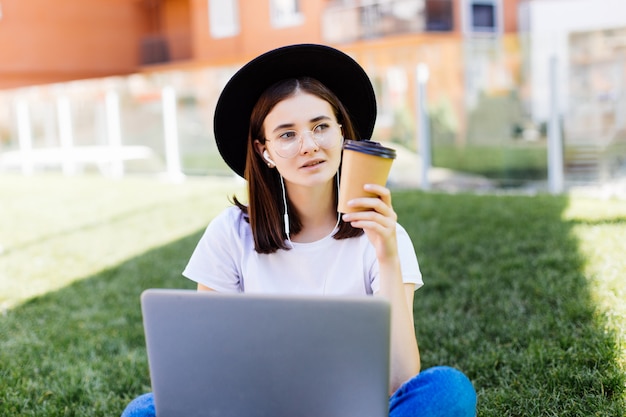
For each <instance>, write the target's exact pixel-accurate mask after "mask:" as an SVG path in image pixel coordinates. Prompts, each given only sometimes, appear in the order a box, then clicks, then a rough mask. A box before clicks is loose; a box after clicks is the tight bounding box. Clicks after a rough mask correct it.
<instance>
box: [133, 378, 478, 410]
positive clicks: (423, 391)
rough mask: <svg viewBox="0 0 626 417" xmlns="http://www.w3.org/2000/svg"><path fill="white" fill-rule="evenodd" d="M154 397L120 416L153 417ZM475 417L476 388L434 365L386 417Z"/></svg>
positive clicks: (406, 388) (395, 398) (394, 399)
mask: <svg viewBox="0 0 626 417" xmlns="http://www.w3.org/2000/svg"><path fill="white" fill-rule="evenodd" d="M155 416H156V413H155V411H154V396H153V395H152V393H148V394H144V395H142V396H140V397H137V398H135V399H134V400H133V401H131V402H130V403H129V404H128V406H127V407H126V409H125V410H124V412H123V413H122V417H155ZM416 416H423V417H444V416H445V417H475V416H476V391H475V390H474V387H473V386H472V383H471V382H470V380H469V379H468V378H467V377H466V376H465V375H464V374H463V373H461V372H460V371H457V370H456V369H454V368H450V367H447V366H437V367H434V368H429V369H426V370H425V371H423V372H420V373H419V374H418V375H417V376H415V377H413V378H412V379H410V380H408V381H407V382H405V383H404V384H403V385H402V386H401V387H400V388H399V389H398V391H396V392H395V393H394V394H393V395H392V396H391V398H390V399H389V417H416Z"/></svg>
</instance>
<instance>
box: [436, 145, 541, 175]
mask: <svg viewBox="0 0 626 417" xmlns="http://www.w3.org/2000/svg"><path fill="white" fill-rule="evenodd" d="M433 165H434V166H437V167H442V168H449V169H452V170H458V171H463V172H468V173H472V174H476V175H482V176H485V177H487V178H490V179H493V180H496V181H499V182H500V183H501V184H502V185H503V186H519V185H520V184H523V183H524V182H528V181H536V180H543V179H545V178H546V176H547V171H548V168H547V153H546V146H545V144H541V143H539V144H533V143H515V142H510V140H509V142H508V143H507V144H503V143H500V144H498V145H497V146H496V145H494V146H489V145H473V144H470V145H467V146H465V147H459V146H455V145H441V144H436V145H434V147H433Z"/></svg>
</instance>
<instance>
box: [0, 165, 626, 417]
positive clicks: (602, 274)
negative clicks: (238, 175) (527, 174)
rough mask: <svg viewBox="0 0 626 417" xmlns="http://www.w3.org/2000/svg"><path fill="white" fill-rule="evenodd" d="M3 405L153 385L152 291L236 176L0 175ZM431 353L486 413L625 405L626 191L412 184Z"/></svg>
mask: <svg viewBox="0 0 626 417" xmlns="http://www.w3.org/2000/svg"><path fill="white" fill-rule="evenodd" d="M0 189H1V190H2V200H1V201H0V218H2V223H1V228H0V245H2V247H3V251H2V252H1V253H0V303H2V304H3V306H4V308H3V314H2V315H0V364H1V365H0V415H2V416H4V415H6V416H12V415H20V416H85V415H89V416H115V415H119V413H120V412H121V410H122V409H123V407H124V405H125V404H126V403H127V402H128V401H129V400H130V399H132V398H133V397H135V396H136V395H138V394H140V393H143V392H145V391H148V390H149V389H150V381H149V374H148V368H147V362H146V353H145V345H144V339H143V329H142V324H141V312H140V308H139V294H140V293H141V291H143V290H144V289H146V288H152V287H178V288H192V287H193V285H192V283H191V282H189V281H187V280H185V279H184V278H182V277H181V275H180V272H181V270H182V268H183V267H184V265H185V263H186V261H187V259H188V257H189V255H190V254H191V251H192V250H193V248H194V246H195V244H196V242H197V240H198V239H199V237H200V233H201V232H202V229H203V228H204V226H205V225H206V224H207V223H208V222H209V221H210V219H211V218H212V217H213V216H214V215H215V214H216V213H217V212H218V211H219V210H221V209H222V208H223V207H224V206H226V205H227V204H228V201H227V196H229V195H231V194H232V193H233V192H235V191H238V190H240V189H241V184H240V183H236V182H232V181H226V180H221V181H212V180H208V179H198V180H191V181H188V182H185V183H182V184H168V183H162V182H157V181H152V180H148V179H129V180H124V181H109V180H104V179H99V178H75V179H69V180H68V179H62V178H60V177H34V178H21V177H7V176H4V177H3V176H0ZM394 205H395V208H396V211H397V212H398V215H399V218H400V222H401V223H402V224H403V225H404V226H405V227H406V228H407V230H408V231H409V233H410V234H411V236H412V237H413V240H414V243H415V247H416V251H417V254H418V257H419V259H420V265H421V268H422V272H423V274H424V280H425V282H426V285H425V286H424V288H422V289H420V290H419V291H418V292H417V293H416V298H415V323H416V329H417V334H418V338H419V342H420V349H421V353H422V360H423V367H424V368H426V367H430V366H433V365H437V364H447V365H452V366H456V367H458V368H460V369H462V370H463V371H464V372H466V373H467V375H468V376H469V377H470V378H471V379H472V381H473V382H474V384H475V386H476V389H477V391H478V395H479V415H480V416H499V417H501V416H525V417H526V416H580V417H588V416H622V415H626V386H625V383H626V376H625V370H626V295H625V290H624V281H625V279H626V278H625V277H626V257H625V256H624V253H626V239H624V238H623V237H624V236H626V202H625V201H597V200H587V199H583V198H568V197H564V196H562V197H553V196H536V197H526V196H492V195H487V196H476V195H469V194H457V195H447V194H438V193H423V192H418V191H402V192H400V191H399V192H396V193H395V194H394Z"/></svg>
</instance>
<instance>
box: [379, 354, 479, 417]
mask: <svg viewBox="0 0 626 417" xmlns="http://www.w3.org/2000/svg"><path fill="white" fill-rule="evenodd" d="M390 407H391V408H397V409H398V410H399V411H400V410H402V411H401V412H399V413H395V415H398V416H415V415H428V416H455V417H457V416H458V417H474V416H475V415H476V390H475V389H474V386H473V385H472V383H471V381H470V380H469V378H468V377H467V376H466V375H465V374H464V373H462V372H461V371H459V370H457V369H454V368H451V367H448V366H436V367H433V368H429V369H426V370H424V371H423V372H421V373H420V374H418V375H416V376H415V377H413V378H412V379H411V380H409V381H407V382H406V383H405V384H404V385H403V386H402V387H400V389H399V390H398V391H397V392H396V393H395V394H394V396H393V397H392V399H391V403H390Z"/></svg>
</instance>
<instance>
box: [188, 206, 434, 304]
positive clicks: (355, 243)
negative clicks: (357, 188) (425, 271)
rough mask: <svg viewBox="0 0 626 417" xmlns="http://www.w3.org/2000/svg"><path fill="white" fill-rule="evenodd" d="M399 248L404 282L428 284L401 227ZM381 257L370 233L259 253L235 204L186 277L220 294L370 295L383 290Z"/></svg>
mask: <svg viewBox="0 0 626 417" xmlns="http://www.w3.org/2000/svg"><path fill="white" fill-rule="evenodd" d="M396 234H397V239H398V250H399V253H400V264H401V268H402V279H403V281H404V282H405V283H413V284H415V288H416V289H417V288H419V287H421V286H422V285H423V282H422V274H421V272H420V269H419V265H418V262H417V257H416V256H415V250H414V248H413V244H412V242H411V239H410V238H409V235H408V234H407V232H406V230H404V228H403V227H402V226H400V225H397V233H396ZM378 269H379V268H378V261H377V260H376V255H375V252H374V247H373V246H372V245H371V244H370V242H369V240H368V239H367V237H366V236H365V234H363V235H361V236H359V237H356V238H350V239H341V240H337V239H334V238H333V237H332V235H329V236H327V237H325V238H323V239H321V240H318V241H316V242H312V243H296V242H294V243H293V249H290V250H278V251H276V252H275V253H272V254H260V253H257V252H256V251H255V250H254V240H253V237H252V230H251V228H250V224H249V223H248V222H246V220H245V218H244V215H243V213H242V212H241V210H240V209H239V208H238V207H235V206H233V207H230V208H228V209H226V210H224V212H222V213H221V214H220V215H218V216H217V217H216V218H215V219H213V221H211V223H210V224H209V226H208V227H207V229H206V231H205V232H204V235H203V236H202V238H201V239H200V242H199V243H198V245H197V246H196V249H195V250H194V252H193V254H192V255H191V258H190V259H189V263H188V264H187V267H186V268H185V270H184V271H183V275H184V276H185V277H187V278H189V279H191V280H193V281H195V282H198V283H200V284H203V285H205V286H207V287H209V288H212V289H214V290H216V291H219V292H230V293H234V292H246V293H264V294H294V295H298V294H301V295H315V294H333V295H365V294H372V293H375V292H376V291H377V290H378V288H379V283H378V276H379V271H378Z"/></svg>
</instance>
